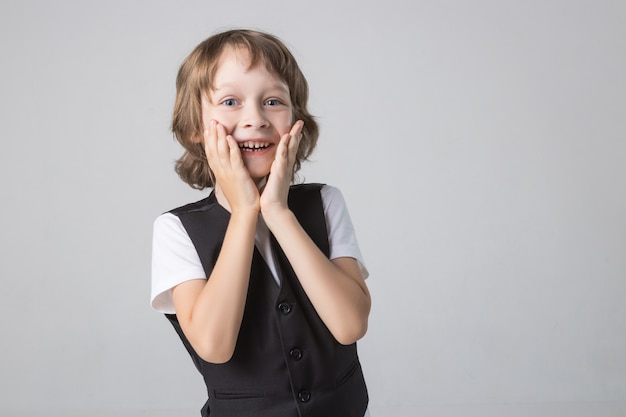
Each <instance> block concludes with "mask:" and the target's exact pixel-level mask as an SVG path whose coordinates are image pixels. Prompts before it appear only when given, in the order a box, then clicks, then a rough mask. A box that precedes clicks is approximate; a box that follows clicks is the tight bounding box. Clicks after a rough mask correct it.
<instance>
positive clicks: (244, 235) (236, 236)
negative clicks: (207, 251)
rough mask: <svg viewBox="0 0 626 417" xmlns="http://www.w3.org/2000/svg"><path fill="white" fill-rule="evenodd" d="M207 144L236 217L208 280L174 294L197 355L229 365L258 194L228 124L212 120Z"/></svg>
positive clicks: (241, 306)
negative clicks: (230, 133) (229, 133)
mask: <svg viewBox="0 0 626 417" xmlns="http://www.w3.org/2000/svg"><path fill="white" fill-rule="evenodd" d="M205 148H206V153H207V157H208V159H209V164H210V166H211V168H212V170H213V172H214V173H215V176H216V178H217V184H218V185H216V194H217V196H218V200H219V199H220V198H222V197H223V198H225V199H226V201H225V203H226V204H227V205H228V207H229V209H230V211H231V217H230V221H229V223H228V227H227V229H226V234H225V236H224V242H223V244H222V248H221V250H220V254H219V256H218V258H217V261H216V263H215V266H214V267H213V271H212V272H211V276H210V277H209V279H208V280H191V281H187V282H184V283H182V284H179V285H178V286H176V287H175V288H174V289H173V290H172V297H173V302H174V307H175V309H176V315H177V317H178V321H179V323H180V325H181V327H182V329H183V332H184V333H185V336H186V337H187V339H188V340H189V342H190V343H191V345H192V346H193V348H194V350H195V351H196V353H198V355H199V356H200V357H201V358H202V359H204V360H205V361H207V362H212V363H224V362H227V361H228V360H230V358H231V357H232V355H233V353H234V351H235V346H236V343H237V337H238V334H239V329H240V327H241V321H242V318H243V312H244V308H245V304H246V296H247V292H248V283H249V279H250V268H251V264H252V255H253V251H254V236H255V230H256V224H257V221H258V215H259V202H258V200H259V193H258V190H257V189H256V186H255V185H254V183H253V181H252V179H251V178H250V176H249V175H248V173H247V170H246V169H245V167H244V165H243V162H242V161H241V154H240V153H239V148H238V147H237V144H236V143H234V141H233V140H232V138H231V137H230V136H227V135H226V132H225V130H224V128H223V126H221V125H219V126H216V124H215V123H212V124H211V126H210V128H209V130H208V131H207V132H205Z"/></svg>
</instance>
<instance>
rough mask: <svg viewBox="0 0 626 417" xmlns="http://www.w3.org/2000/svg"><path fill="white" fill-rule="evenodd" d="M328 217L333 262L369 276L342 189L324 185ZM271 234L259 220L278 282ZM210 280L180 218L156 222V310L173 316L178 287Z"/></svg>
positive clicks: (259, 238)
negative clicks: (348, 262) (351, 263)
mask: <svg viewBox="0 0 626 417" xmlns="http://www.w3.org/2000/svg"><path fill="white" fill-rule="evenodd" d="M321 196H322V202H323V206H324V215H325V217H326V227H327V229H328V230H327V232H328V243H329V247H330V259H336V258H341V257H351V258H354V259H356V260H357V262H358V264H359V267H360V269H361V274H362V275H363V278H367V276H368V275H369V273H368V272H367V269H366V268H365V264H364V262H363V259H362V256H361V251H360V249H359V245H358V242H357V240H356V235H355V232H354V227H353V226H352V220H351V219H350V214H349V213H348V209H347V207H346V203H345V201H344V199H343V196H342V195H341V191H339V189H338V188H335V187H332V186H329V185H324V186H323V187H322V189H321ZM269 236H270V234H269V230H268V228H267V226H266V225H265V223H264V222H263V218H262V216H259V222H258V224H257V230H256V238H255V240H256V247H257V249H258V250H259V252H260V253H261V255H262V256H263V258H264V259H265V262H266V263H267V265H268V266H269V268H270V270H271V271H272V274H273V275H274V279H275V280H276V281H277V282H278V280H279V278H278V276H277V274H276V268H275V264H274V259H273V256H272V252H271V249H270V242H269ZM198 278H204V279H206V278H207V276H206V274H205V272H204V269H203V268H202V264H201V263H200V257H199V256H198V253H197V252H196V249H195V247H194V245H193V243H192V241H191V239H190V238H189V235H188V234H187V231H186V230H185V228H184V226H183V225H182V223H181V221H180V219H179V218H178V216H176V215H174V214H171V213H165V214H162V215H161V216H159V217H157V219H156V220H155V221H154V229H153V241H152V291H151V298H150V300H151V306H152V308H153V309H155V310H157V311H159V312H162V313H169V314H173V313H175V311H174V304H173V302H172V291H171V290H172V288H174V287H175V286H176V285H178V284H180V283H182V282H185V281H188V280H191V279H198Z"/></svg>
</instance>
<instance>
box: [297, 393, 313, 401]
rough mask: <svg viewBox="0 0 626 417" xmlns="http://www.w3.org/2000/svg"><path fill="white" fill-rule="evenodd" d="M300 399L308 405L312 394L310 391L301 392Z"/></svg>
mask: <svg viewBox="0 0 626 417" xmlns="http://www.w3.org/2000/svg"><path fill="white" fill-rule="evenodd" d="M298 398H299V399H300V401H301V402H303V403H308V402H309V401H310V400H311V393H310V392H309V391H300V392H299V393H298Z"/></svg>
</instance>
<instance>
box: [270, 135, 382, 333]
mask: <svg viewBox="0 0 626 417" xmlns="http://www.w3.org/2000/svg"><path fill="white" fill-rule="evenodd" d="M301 128H302V125H301V124H299V123H296V124H295V125H294V128H293V129H292V131H291V132H290V133H289V134H288V135H285V137H283V140H282V141H281V144H280V145H279V148H278V150H277V153H276V160H275V161H274V164H273V165H272V169H271V173H270V176H269V179H268V182H267V184H266V186H265V189H264V190H263V193H262V194H261V201H260V203H261V212H262V213H263V218H264V220H265V222H266V223H267V226H268V228H269V229H270V230H271V231H272V233H273V234H274V236H275V237H276V240H277V241H278V243H279V245H280V246H281V248H282V249H283V251H284V252H285V255H286V256H287V258H288V259H289V262H290V263H291V265H292V267H293V269H294V271H295V273H296V275H297V276H298V279H299V280H300V283H301V284H302V287H303V288H304V290H305V292H306V293H307V295H308V297H309V299H310V300H311V303H312V304H313V306H314V307H315V309H316V311H317V313H318V314H319V316H320V318H321V319H322V321H323V322H324V324H326V327H328V329H329V330H330V332H331V333H332V334H333V336H334V337H335V339H336V340H337V341H338V342H339V343H342V344H346V345H347V344H351V343H353V342H355V341H356V340H358V339H360V338H361V337H363V335H365V332H366V331H367V321H368V316H369V311H370V305H371V300H370V294H369V291H368V289H367V286H366V285H365V281H364V279H363V277H362V276H361V273H360V270H359V267H358V264H357V262H356V260H355V259H353V258H347V257H344V258H338V259H334V260H332V261H331V260H329V259H328V258H326V256H325V255H324V254H323V253H322V252H321V251H320V250H319V248H318V247H317V245H315V243H314V242H313V241H312V240H311V238H310V237H309V236H308V235H307V233H306V232H305V231H304V229H303V228H302V226H301V225H300V223H299V222H298V220H297V219H296V217H295V215H294V214H293V212H291V210H289V208H288V206H287V195H288V192H289V182H290V180H291V170H292V167H293V163H294V160H295V154H296V151H297V149H298V145H299V138H300V135H299V133H300V130H301Z"/></svg>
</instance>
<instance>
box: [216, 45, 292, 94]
mask: <svg viewBox="0 0 626 417" xmlns="http://www.w3.org/2000/svg"><path fill="white" fill-rule="evenodd" d="M255 58H256V59H255ZM212 75H213V76H212V83H211V84H212V89H213V90H214V89H216V88H218V89H219V87H220V84H221V83H222V82H223V81H228V80H231V79H235V78H237V77H241V76H245V75H254V76H255V77H256V78H257V79H258V78H259V75H261V76H262V77H263V78H266V79H267V80H268V81H269V80H270V79H271V81H272V84H282V85H284V86H285V87H287V84H286V82H285V81H284V80H282V79H281V77H280V76H279V75H278V74H276V72H275V71H273V69H272V67H271V65H269V64H268V63H267V62H266V60H265V59H264V57H263V56H262V55H261V54H258V55H257V56H253V55H252V54H251V53H250V51H249V50H248V49H246V48H243V47H232V46H227V47H225V48H224V50H223V51H222V52H221V53H220V55H219V58H218V59H217V61H216V62H215V67H214V68H213V74H212ZM287 89H288V87H287Z"/></svg>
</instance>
